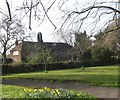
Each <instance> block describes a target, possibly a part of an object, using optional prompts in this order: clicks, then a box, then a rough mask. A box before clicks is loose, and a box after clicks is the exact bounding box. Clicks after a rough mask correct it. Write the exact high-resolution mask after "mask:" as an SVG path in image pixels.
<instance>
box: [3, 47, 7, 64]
mask: <svg viewBox="0 0 120 100" xmlns="http://www.w3.org/2000/svg"><path fill="white" fill-rule="evenodd" d="M6 51H7V50H6V47H4V51H3V54H2V55H3V64H6V63H7V55H6Z"/></svg>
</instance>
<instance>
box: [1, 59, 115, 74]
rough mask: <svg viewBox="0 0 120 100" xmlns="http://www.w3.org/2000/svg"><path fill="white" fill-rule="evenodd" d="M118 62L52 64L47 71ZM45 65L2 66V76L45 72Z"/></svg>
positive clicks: (18, 64)
mask: <svg viewBox="0 0 120 100" xmlns="http://www.w3.org/2000/svg"><path fill="white" fill-rule="evenodd" d="M113 64H117V62H109V63H106V62H98V61H94V62H93V61H84V62H81V63H78V62H69V63H52V64H47V70H60V69H69V68H81V67H95V66H104V65H113ZM43 70H44V65H43V64H28V63H14V64H6V65H2V74H3V75H4V74H9V73H23V72H35V71H43Z"/></svg>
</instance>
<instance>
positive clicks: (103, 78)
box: [2, 65, 118, 87]
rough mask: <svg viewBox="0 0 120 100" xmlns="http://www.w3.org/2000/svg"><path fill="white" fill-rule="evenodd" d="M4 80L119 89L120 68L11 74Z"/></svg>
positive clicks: (104, 67) (101, 67) (105, 67)
mask: <svg viewBox="0 0 120 100" xmlns="http://www.w3.org/2000/svg"><path fill="white" fill-rule="evenodd" d="M2 78H12V79H14V78H23V79H25V78H32V79H46V80H47V79H49V80H60V81H65V80H73V81H80V82H84V83H88V84H89V85H97V86H110V87H118V66H115V65H114V66H100V67H88V68H84V69H81V68H75V69H65V70H54V71H48V73H45V72H32V73H20V74H10V75H5V76H2Z"/></svg>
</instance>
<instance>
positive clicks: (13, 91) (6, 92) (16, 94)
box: [2, 85, 24, 98]
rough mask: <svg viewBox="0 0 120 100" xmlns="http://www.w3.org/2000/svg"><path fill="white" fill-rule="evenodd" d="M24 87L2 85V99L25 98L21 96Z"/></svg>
mask: <svg viewBox="0 0 120 100" xmlns="http://www.w3.org/2000/svg"><path fill="white" fill-rule="evenodd" d="M23 90H24V87H19V86H12V85H2V98H23V97H22V96H21V95H20V94H21V93H22V92H23Z"/></svg>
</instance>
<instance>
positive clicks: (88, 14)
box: [59, 0, 120, 31]
mask: <svg viewBox="0 0 120 100" xmlns="http://www.w3.org/2000/svg"><path fill="white" fill-rule="evenodd" d="M61 2H62V3H59V8H60V10H61V11H62V13H64V14H63V16H62V18H64V20H63V22H62V25H61V28H60V29H62V28H64V29H65V28H66V29H68V27H70V28H73V27H75V25H76V24H77V25H78V26H77V27H78V30H80V29H81V27H82V26H83V24H84V22H85V21H86V20H87V21H91V20H93V21H92V26H93V27H92V29H91V31H94V30H95V28H96V26H97V24H98V23H99V22H100V21H101V20H106V21H105V22H104V23H102V24H101V26H100V28H99V30H102V29H104V28H106V26H108V24H111V22H113V21H116V28H115V29H112V30H111V31H114V30H118V29H120V26H119V25H118V20H117V19H118V17H119V14H120V9H119V8H118V7H119V6H120V1H119V0H118V1H111V2H109V1H106V2H97V0H95V2H94V3H89V4H87V3H86V5H85V6H83V7H82V8H80V1H79V0H76V3H75V4H74V5H75V6H74V7H73V8H71V9H67V8H66V9H65V5H68V4H69V3H70V2H71V1H70V0H63V1H61ZM106 16H107V17H108V18H105V17H106ZM110 17H111V18H110ZM85 24H86V23H85ZM109 31H110V30H109Z"/></svg>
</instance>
